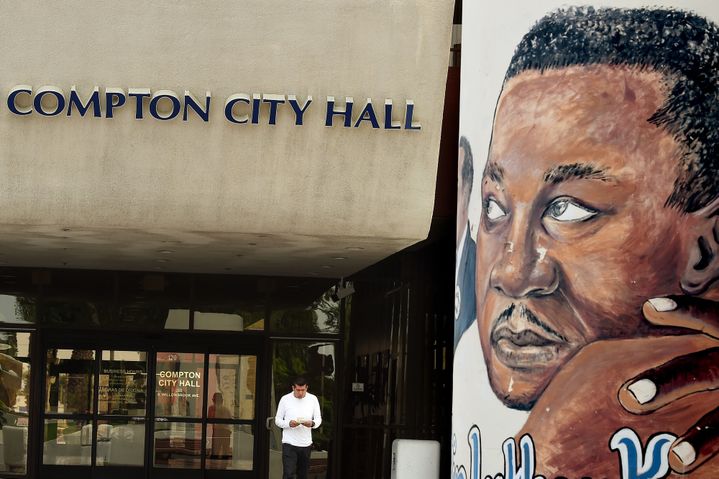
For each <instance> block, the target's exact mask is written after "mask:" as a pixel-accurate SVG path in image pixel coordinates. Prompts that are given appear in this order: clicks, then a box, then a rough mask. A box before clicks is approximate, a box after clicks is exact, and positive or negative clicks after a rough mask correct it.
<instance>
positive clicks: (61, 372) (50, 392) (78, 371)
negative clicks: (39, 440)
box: [45, 349, 95, 414]
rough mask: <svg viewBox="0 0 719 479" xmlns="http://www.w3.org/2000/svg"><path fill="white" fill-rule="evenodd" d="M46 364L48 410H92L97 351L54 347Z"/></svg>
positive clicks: (67, 411) (84, 411)
mask: <svg viewBox="0 0 719 479" xmlns="http://www.w3.org/2000/svg"><path fill="white" fill-rule="evenodd" d="M46 365H47V375H46V378H45V388H46V392H47V394H46V396H45V397H46V398H47V399H46V403H45V411H46V412H53V413H65V414H70V413H88V412H90V410H91V408H92V399H93V370H94V366H95V351H91V350H83V349H72V350H71V349H50V350H48V351H47V362H46Z"/></svg>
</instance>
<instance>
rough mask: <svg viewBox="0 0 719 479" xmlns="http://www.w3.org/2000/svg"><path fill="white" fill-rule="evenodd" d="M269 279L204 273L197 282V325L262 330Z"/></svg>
mask: <svg viewBox="0 0 719 479" xmlns="http://www.w3.org/2000/svg"><path fill="white" fill-rule="evenodd" d="M271 283H272V281H271V280H270V279H268V278H257V277H249V276H234V277H233V276H209V275H203V276H199V277H197V278H196V281H195V301H194V304H195V316H194V317H195V320H194V328H195V329H203V330H212V331H261V330H263V329H264V325H265V311H266V300H267V293H269V291H270V290H271V289H272V285H271Z"/></svg>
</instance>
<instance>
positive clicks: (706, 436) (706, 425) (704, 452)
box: [669, 408, 719, 474]
mask: <svg viewBox="0 0 719 479" xmlns="http://www.w3.org/2000/svg"><path fill="white" fill-rule="evenodd" d="M718 428H719V408H717V409H715V410H713V411H712V412H710V413H708V414H707V415H705V416H704V417H702V418H701V419H700V420H699V422H697V423H696V424H695V425H694V426H692V427H691V428H690V429H689V430H688V431H687V432H686V433H684V434H683V435H682V436H680V437H679V438H677V440H676V441H674V444H672V448H671V449H670V450H669V465H670V466H671V468H672V470H673V471H675V472H677V473H679V474H687V473H689V472H691V471H693V470H694V469H696V468H697V467H699V466H701V465H702V464H703V463H704V462H706V461H707V460H708V459H709V458H711V457H713V456H714V455H715V454H716V453H717V451H719V434H717V432H719V429H718Z"/></svg>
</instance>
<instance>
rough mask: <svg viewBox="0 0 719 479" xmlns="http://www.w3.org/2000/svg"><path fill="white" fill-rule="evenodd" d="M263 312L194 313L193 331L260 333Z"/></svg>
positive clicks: (262, 324)
mask: <svg viewBox="0 0 719 479" xmlns="http://www.w3.org/2000/svg"><path fill="white" fill-rule="evenodd" d="M263 316H264V312H263V311H256V312H247V313H237V314H235V313H220V312H202V311H195V329H205V330H211V331H245V330H247V331H260V330H262V329H263V326H264V318H263Z"/></svg>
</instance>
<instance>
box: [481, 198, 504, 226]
mask: <svg viewBox="0 0 719 479" xmlns="http://www.w3.org/2000/svg"><path fill="white" fill-rule="evenodd" d="M484 214H485V215H486V216H487V219H488V220H489V221H497V220H498V219H499V218H501V217H503V216H507V212H506V211H504V210H503V209H502V207H501V206H499V203H497V202H496V201H494V200H493V199H491V198H490V199H488V200H487V201H486V202H485V204H484Z"/></svg>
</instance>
